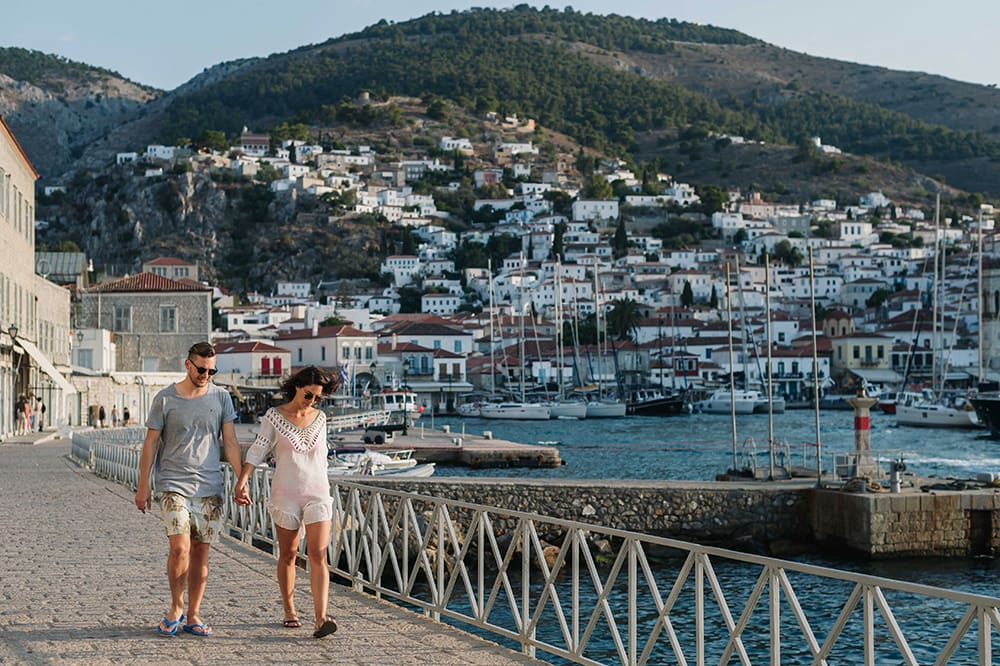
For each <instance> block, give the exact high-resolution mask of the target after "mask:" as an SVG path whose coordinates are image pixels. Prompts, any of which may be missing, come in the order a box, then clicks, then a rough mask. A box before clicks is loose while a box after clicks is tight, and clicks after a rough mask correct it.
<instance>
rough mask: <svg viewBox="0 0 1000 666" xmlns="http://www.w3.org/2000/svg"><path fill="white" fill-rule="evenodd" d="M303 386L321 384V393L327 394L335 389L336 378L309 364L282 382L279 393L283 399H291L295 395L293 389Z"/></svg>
mask: <svg viewBox="0 0 1000 666" xmlns="http://www.w3.org/2000/svg"><path fill="white" fill-rule="evenodd" d="M304 386H322V387H323V395H329V394H331V393H334V392H335V391H336V390H337V380H336V379H335V378H334V377H333V376H332V375H330V374H329V373H328V372H327V371H326V370H324V369H323V368H317V367H316V366H315V365H310V366H308V367H305V368H302V369H301V370H299V371H298V372H296V373H295V374H294V375H292V376H291V377H289V378H288V379H286V380H285V381H284V382H282V383H281V393H282V394H283V395H284V396H285V400H288V401H291V400H292V399H293V398H294V397H295V389H299V388H302V387H304Z"/></svg>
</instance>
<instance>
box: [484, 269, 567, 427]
mask: <svg viewBox="0 0 1000 666" xmlns="http://www.w3.org/2000/svg"><path fill="white" fill-rule="evenodd" d="M492 293H493V292H492V290H491V291H490V295H491V296H492ZM519 293H520V296H521V297H520V298H519V299H518V302H519V306H520V307H519V309H520V331H519V335H518V338H519V339H518V345H519V353H518V355H519V362H520V364H521V367H520V368H519V371H520V372H519V376H520V382H519V383H520V387H521V399H520V401H513V400H507V401H503V402H488V403H483V404H482V405H480V407H479V416H480V417H482V418H484V419H515V420H520V421H548V420H549V419H550V418H551V411H550V410H549V406H548V405H547V404H545V403H543V402H527V401H525V399H524V316H525V312H524V256H523V255H522V256H521V284H520V286H519ZM490 305H491V306H492V300H491V302H490Z"/></svg>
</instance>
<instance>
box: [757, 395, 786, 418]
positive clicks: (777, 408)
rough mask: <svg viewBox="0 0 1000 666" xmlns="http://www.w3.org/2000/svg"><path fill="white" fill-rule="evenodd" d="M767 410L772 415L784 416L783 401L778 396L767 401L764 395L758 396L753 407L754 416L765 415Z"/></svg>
mask: <svg viewBox="0 0 1000 666" xmlns="http://www.w3.org/2000/svg"><path fill="white" fill-rule="evenodd" d="M769 409H770V410H771V412H772V413H774V414H784V413H785V399H784V398H782V397H781V396H780V395H779V396H776V397H772V398H771V399H770V400H768V399H767V396H766V395H764V394H763V393H762V394H760V398H758V400H757V402H756V404H754V406H753V411H754V414H767V412H768V410H769Z"/></svg>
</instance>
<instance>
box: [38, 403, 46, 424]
mask: <svg viewBox="0 0 1000 666" xmlns="http://www.w3.org/2000/svg"><path fill="white" fill-rule="evenodd" d="M45 411H46V409H45V401H44V400H42V399H41V398H39V399H38V432H42V428H44V427H45Z"/></svg>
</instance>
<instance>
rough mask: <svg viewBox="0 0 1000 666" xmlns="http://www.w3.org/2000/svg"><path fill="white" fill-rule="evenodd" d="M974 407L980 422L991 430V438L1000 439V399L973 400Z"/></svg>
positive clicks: (982, 398)
mask: <svg viewBox="0 0 1000 666" xmlns="http://www.w3.org/2000/svg"><path fill="white" fill-rule="evenodd" d="M972 406H973V407H974V408H975V410H976V414H978V415H979V420H980V421H982V422H983V423H984V424H985V425H986V427H988V428H989V429H990V437H992V438H993V439H1000V397H981V398H973V399H972Z"/></svg>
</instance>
